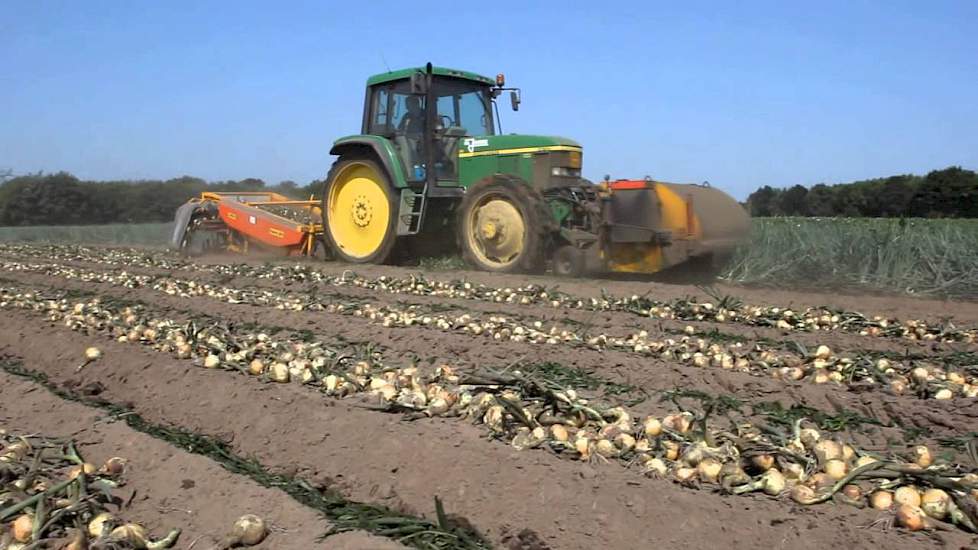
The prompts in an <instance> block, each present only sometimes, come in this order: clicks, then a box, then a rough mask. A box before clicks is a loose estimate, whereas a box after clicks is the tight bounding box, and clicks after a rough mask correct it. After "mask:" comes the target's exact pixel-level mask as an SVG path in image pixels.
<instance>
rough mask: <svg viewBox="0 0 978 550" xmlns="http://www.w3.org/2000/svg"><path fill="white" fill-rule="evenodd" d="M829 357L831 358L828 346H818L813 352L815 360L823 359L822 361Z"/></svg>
mask: <svg viewBox="0 0 978 550" xmlns="http://www.w3.org/2000/svg"><path fill="white" fill-rule="evenodd" d="M831 356H832V350H831V349H829V347H828V346H819V347H818V348H817V349H816V350H815V358H816V359H823V360H824V359H828V358H829V357H831Z"/></svg>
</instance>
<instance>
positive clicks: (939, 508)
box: [920, 489, 951, 519]
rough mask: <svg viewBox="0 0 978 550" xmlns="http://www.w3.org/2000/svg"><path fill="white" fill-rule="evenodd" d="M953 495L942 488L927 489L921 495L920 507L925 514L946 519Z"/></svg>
mask: <svg viewBox="0 0 978 550" xmlns="http://www.w3.org/2000/svg"><path fill="white" fill-rule="evenodd" d="M950 501H951V497H949V496H948V494H947V493H945V492H944V491H942V490H940V489H927V490H926V491H924V494H923V496H921V497H920V508H921V510H923V511H924V513H925V514H927V515H928V516H930V517H932V518H934V519H944V518H945V517H947V511H948V508H949V506H948V505H949V503H950Z"/></svg>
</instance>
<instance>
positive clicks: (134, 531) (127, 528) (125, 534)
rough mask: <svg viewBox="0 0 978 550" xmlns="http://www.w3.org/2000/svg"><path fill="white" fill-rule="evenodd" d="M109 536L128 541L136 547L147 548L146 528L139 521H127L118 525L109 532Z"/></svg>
mask: <svg viewBox="0 0 978 550" xmlns="http://www.w3.org/2000/svg"><path fill="white" fill-rule="evenodd" d="M109 538H112V539H115V540H118V541H122V542H128V543H129V544H131V545H132V546H133V547H135V548H146V529H145V528H144V527H143V526H142V525H139V524H137V523H127V524H125V525H122V526H120V527H116V528H115V529H113V530H112V532H111V533H109Z"/></svg>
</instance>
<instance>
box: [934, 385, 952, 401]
mask: <svg viewBox="0 0 978 550" xmlns="http://www.w3.org/2000/svg"><path fill="white" fill-rule="evenodd" d="M953 397H954V392H952V391H951V390H949V389H947V388H941V389H939V390H937V393H935V394H934V399H937V400H939V401H946V400H948V399H951V398H953Z"/></svg>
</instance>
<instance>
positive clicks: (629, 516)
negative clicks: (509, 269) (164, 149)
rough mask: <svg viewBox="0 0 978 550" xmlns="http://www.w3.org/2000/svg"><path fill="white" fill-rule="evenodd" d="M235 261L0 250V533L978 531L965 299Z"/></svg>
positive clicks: (769, 536)
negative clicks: (75, 475)
mask: <svg viewBox="0 0 978 550" xmlns="http://www.w3.org/2000/svg"><path fill="white" fill-rule="evenodd" d="M240 262H241V260H240V258H227V257H217V258H205V259H201V260H196V261H188V260H185V259H182V258H178V257H176V256H173V255H170V254H168V253H163V252H159V251H146V250H132V249H114V248H97V247H79V246H52V245H37V244H12V243H6V244H0V312H2V314H0V360H2V366H3V370H2V371H0V379H2V381H3V383H2V384H0V428H2V429H3V430H4V432H3V433H2V434H0V436H2V438H3V440H2V443H3V446H4V449H2V450H0V476H2V477H3V482H4V484H5V485H6V486H7V488H6V489H3V490H2V492H0V520H3V521H4V523H5V527H4V529H5V533H6V535H5V536H6V538H5V539H4V540H3V542H0V548H3V547H4V545H5V544H6V547H8V548H16V547H17V546H16V543H15V542H13V541H12V540H11V537H12V535H11V533H13V532H14V529H13V527H14V524H15V523H16V520H18V519H19V518H21V517H22V516H27V518H28V519H26V520H20V521H22V522H30V521H34V520H37V516H38V515H41V516H42V519H46V518H55V519H56V520H57V521H54V520H52V521H50V522H48V523H49V526H46V527H44V528H43V529H42V528H40V527H38V528H35V529H33V531H36V532H31V531H32V530H31V529H28V531H27V535H28V540H30V538H31V537H34V538H35V539H41V540H42V542H40V543H38V544H33V546H31V544H32V543H30V542H27V544H26V545H25V546H26V547H30V548H60V547H62V546H61V545H63V544H64V543H65V541H67V540H69V539H70V538H71V537H78V534H77V533H78V530H79V529H80V530H87V523H88V522H90V520H91V518H92V516H93V515H94V512H95V511H96V510H95V508H98V509H100V510H101V509H105V510H109V511H110V512H111V513H112V514H114V515H115V516H116V517H118V518H120V519H119V522H122V521H126V522H135V523H138V524H140V525H142V526H145V528H146V530H147V532H148V536H149V537H150V538H151V539H152V540H154V541H157V540H158V539H162V538H163V537H164V536H166V535H167V534H168V533H170V532H171V530H172V529H175V528H178V529H180V530H181V532H180V534H179V538H178V539H177V541H176V543H175V545H173V546H172V547H174V548H197V549H205V550H206V549H209V548H219V547H221V545H220V540H221V539H222V537H224V536H225V535H226V534H227V532H228V530H229V529H230V528H231V525H232V523H233V522H234V521H235V519H236V518H238V517H239V516H242V515H244V514H256V515H258V516H260V517H261V518H263V519H264V521H265V522H266V524H267V527H268V534H267V537H266V538H265V539H264V541H263V542H260V543H259V544H258V545H257V546H255V547H257V548H267V549H273V548H274V549H296V550H298V549H310V548H371V549H373V548H400V547H414V548H512V549H545V548H551V549H563V548H627V549H631V548H647V547H652V546H656V547H662V548H692V547H705V548H828V547H835V548H874V549H878V548H887V549H899V548H951V549H958V548H974V547H976V546H978V538H976V535H975V534H974V531H975V522H976V521H978V504H976V500H975V495H976V494H978V449H976V437H978V433H976V432H978V397H976V394H978V342H976V340H978V304H976V303H974V302H967V301H949V302H944V301H937V300H924V299H915V298H903V297H900V298H889V297H885V296H846V295H840V294H834V293H820V294H819V293H798V292H788V291H779V290H761V289H746V288H740V287H736V286H725V285H720V286H717V287H714V288H711V289H701V288H697V287H687V286H679V285H664V284H657V283H646V282H634V281H609V280H589V281H583V280H575V281H569V280H561V279H554V278H549V277H544V276H534V277H523V276H501V275H493V274H486V273H477V272H437V273H428V274H422V273H420V272H418V271H417V269H416V268H400V267H387V266H384V267H377V266H370V267H357V268H356V269H355V271H354V270H352V269H351V267H350V266H348V265H342V264H336V263H315V262H300V263H296V262H284V261H276V262H272V263H266V262H262V261H260V260H254V261H250V262H248V263H240ZM89 348H96V349H97V350H98V353H96V352H95V351H94V350H89ZM86 350H88V354H89V355H88V356H87V357H86ZM18 436H25V437H27V441H28V442H30V445H29V446H30V448H31V449H32V454H31V453H27V452H26V451H25V450H24V449H25V448H26V446H25V445H24V444H23V442H24V440H22V439H19V438H18ZM69 441H73V442H74V444H73V445H69V444H68V443H67V442H69ZM18 442H21V443H18ZM45 442H47V443H45ZM52 442H53V443H52ZM39 448H49V449H53V450H54V451H57V452H54V451H52V453H48V454H47V455H44V456H42V457H41V458H35V459H34V462H35V463H37V464H40V465H49V466H50V468H49V469H48V470H44V469H43V468H42V469H41V470H44V471H45V472H50V481H49V482H47V483H46V484H44V485H38V484H37V483H34V486H31V484H30V483H28V484H27V485H26V487H25V486H24V485H25V484H24V483H23V482H22V481H23V479H24V476H29V477H37V471H38V468H36V467H33V466H32V463H31V458H30V457H32V456H33V457H37V456H39V454H40V453H39V451H38V450H37V449H39ZM69 448H76V449H77V451H78V453H79V456H82V457H84V461H87V462H90V463H92V464H94V465H96V467H97V466H98V465H101V464H103V463H104V462H105V461H106V460H107V459H108V458H110V457H113V456H119V457H123V458H125V459H126V462H125V464H126V466H125V469H124V472H122V473H121V474H118V475H116V476H115V477H111V476H109V477H110V478H111V479H107V480H104V479H102V478H101V477H99V476H100V475H101V474H99V473H97V472H96V471H95V469H93V473H92V474H91V479H89V481H92V483H101V484H102V485H98V486H99V487H103V485H106V486H108V487H109V488H110V489H111V491H110V492H111V493H112V494H113V495H114V496H113V497H112V498H111V499H110V498H109V497H105V498H104V499H103V500H105V502H102V501H98V502H96V499H95V496H94V494H89V495H88V496H85V495H86V494H87V493H85V492H84V489H85V485H84V483H79V482H72V481H71V479H72V477H71V475H72V474H71V473H70V470H67V469H66V468H67V463H64V464H62V463H57V462H56V461H54V459H53V458H51V457H55V456H61V454H59V453H62V454H66V455H68V456H69V458H70V453H64V450H65V449H69ZM18 449H20V450H19V451H18ZM45 456H46V457H48V458H45ZM4 457H6V458H4ZM49 463H50V464H49ZM59 468H60V469H59ZM103 469H104V468H103ZM32 471H33V473H31V472H32ZM86 477H87V476H85V475H82V476H80V478H81V479H82V480H85V479H86ZM62 478H63V479H68V480H69V481H67V482H65V483H67V489H66V491H67V492H66V493H65V495H66V497H67V498H63V499H59V498H55V497H56V496H58V495H54V494H53V493H51V494H46V493H44V491H47V490H50V488H51V487H52V486H54V485H55V484H57V483H59V482H58V479H62ZM93 480H94V481H93ZM79 491H81V492H79ZM89 492H90V493H93V491H92V490H90V491H89ZM38 494H42V495H44V496H43V497H41V498H38V497H36V495H38ZM48 496H50V497H51V498H46V497H48ZM32 497H33V498H34V499H33V500H32V501H31V502H30V503H29V506H28V505H23V504H22V503H23V502H24V501H25V500H27V499H30V498H32ZM86 499H88V500H86ZM887 499H890V500H893V501H895V502H893V504H892V506H886V504H888V503H887V502H886V501H887ZM60 500H64V501H65V502H59V501H60ZM47 501H50V503H46V504H44V505H38V504H37V503H38V502H47ZM16 506H20V508H17V509H15V510H14V511H13V512H10V510H11V509H12V507H16ZM59 506H61V507H62V508H58V507H59ZM65 507H66V508H65ZM73 507H74V508H73ZM62 509H67V510H69V512H68V513H63V514H61V515H58V514H59V510H62ZM34 523H35V524H41V523H44V522H38V521H34ZM20 534H21V535H23V534H24V533H23V532H21V533H20ZM324 535H329V536H327V537H326V538H323V536H324ZM89 538H90V541H89V543H90V544H91V547H92V548H131V547H139V544H138V543H134V542H132V541H125V540H122V539H123V538H125V537H122V536H121V535H118V536H116V537H115V538H113V537H111V536H110V535H106V536H103V537H96V536H90V537H89ZM160 546H161V545H158V546H157V547H160ZM149 547H154V546H153V545H152V544H150V545H149Z"/></svg>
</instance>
